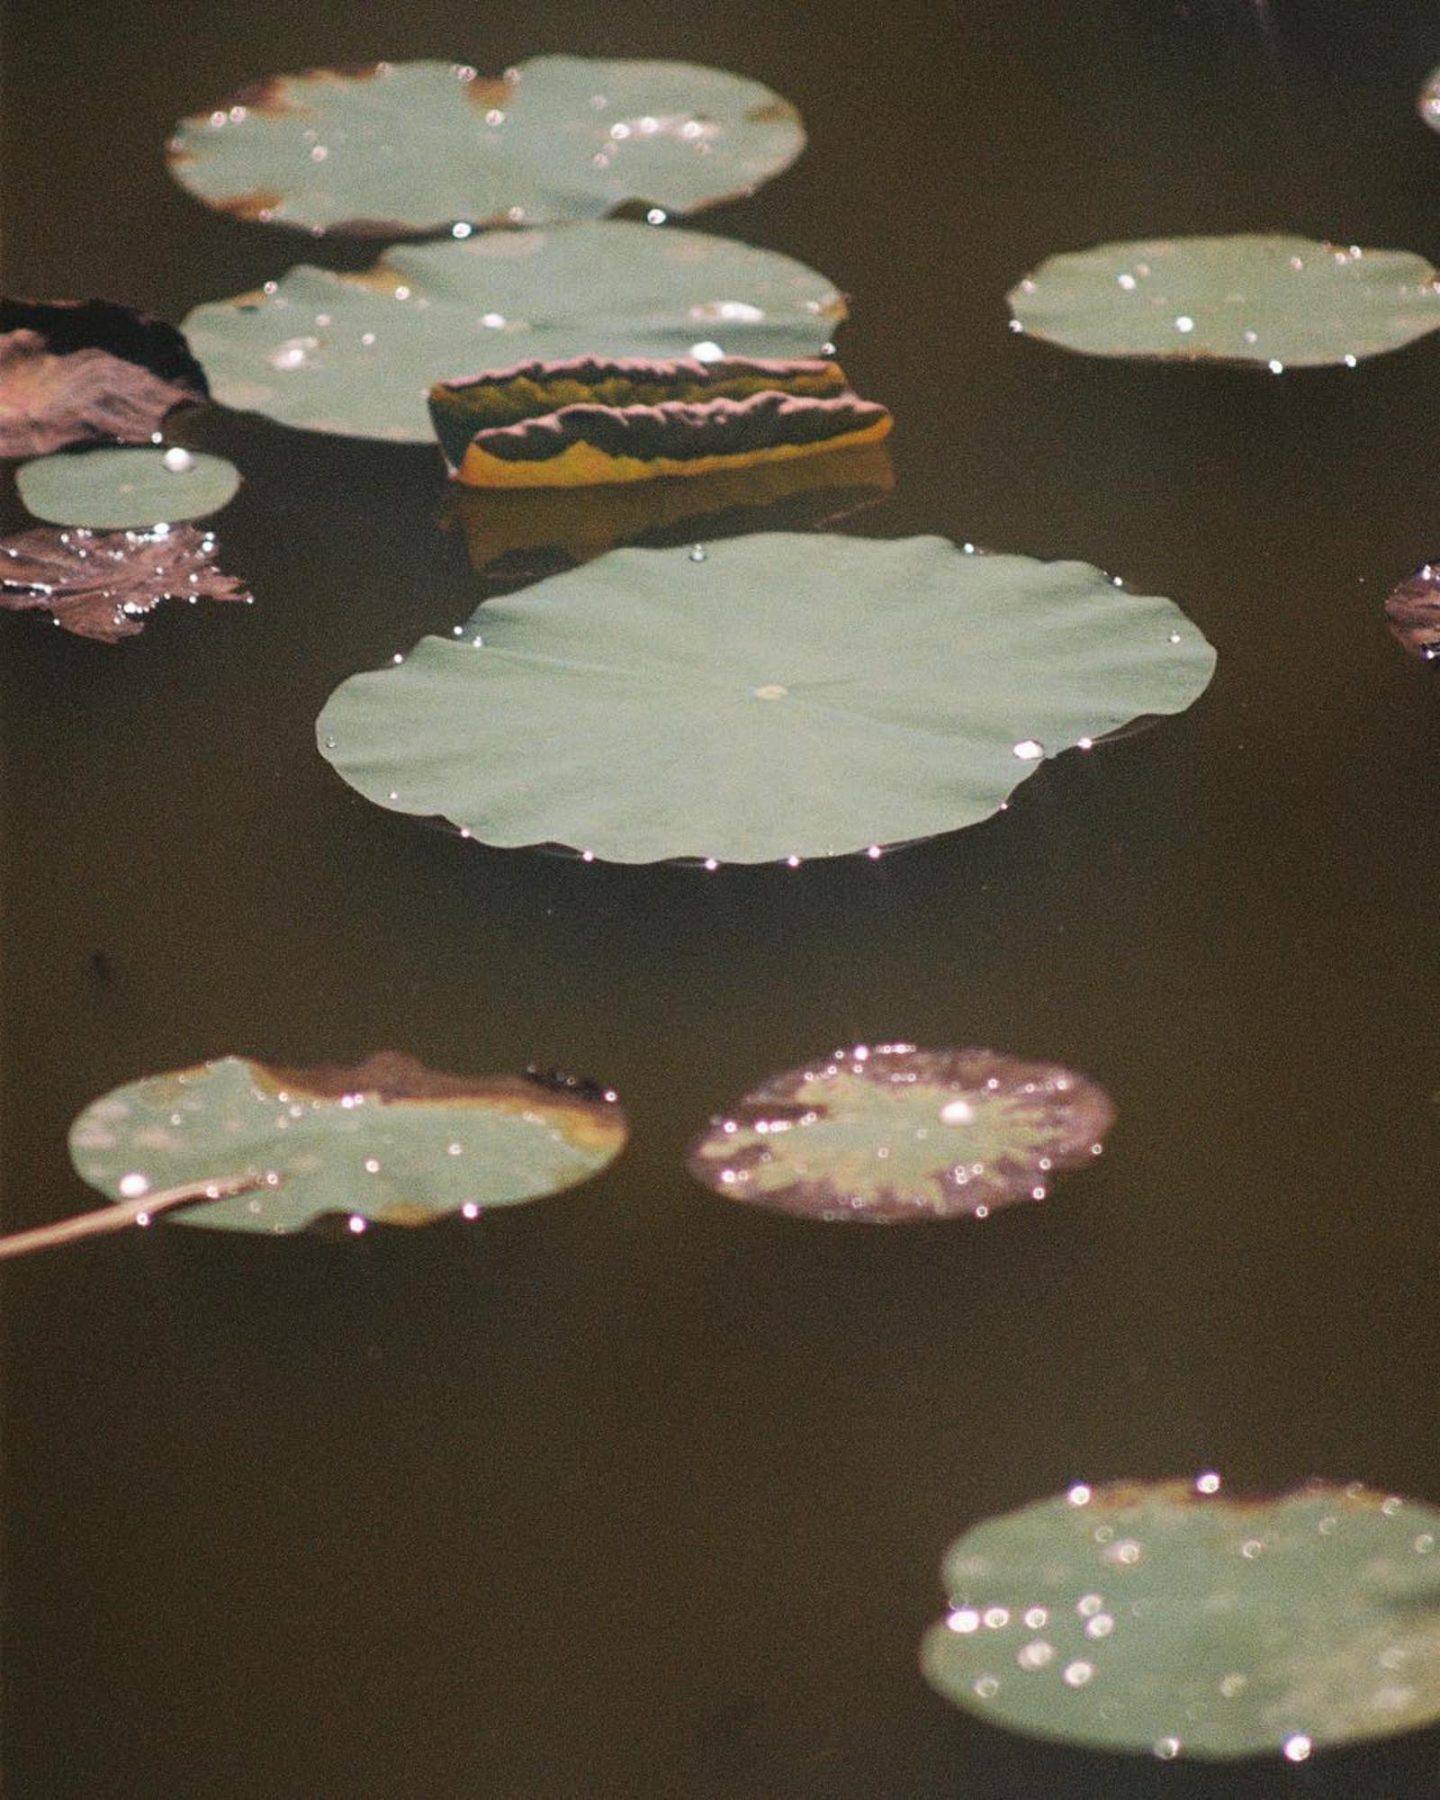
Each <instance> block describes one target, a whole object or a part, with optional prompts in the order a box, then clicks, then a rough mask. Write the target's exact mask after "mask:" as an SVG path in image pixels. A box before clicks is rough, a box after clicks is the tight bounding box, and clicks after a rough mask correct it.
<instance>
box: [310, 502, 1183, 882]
mask: <svg viewBox="0 0 1440 1800" xmlns="http://www.w3.org/2000/svg"><path fill="white" fill-rule="evenodd" d="M398 661H399V666H391V667H388V668H385V669H382V670H376V671H373V672H371V673H368V674H363V675H356V676H352V677H351V678H350V680H348V681H346V682H344V683H342V684H341V686H340V687H339V688H337V689H336V691H335V693H333V694H332V695H331V697H330V699H329V701H328V703H327V704H326V707H325V710H324V712H323V713H322V714H321V717H320V721H319V727H318V730H319V739H320V746H321V749H322V751H323V753H324V754H325V756H326V757H328V759H329V760H330V761H331V762H332V763H333V764H334V765H335V767H336V769H337V770H338V771H339V772H340V774H341V775H342V776H343V777H344V778H345V780H346V781H348V782H349V783H350V785H351V786H352V787H354V788H357V789H358V790H359V791H360V792H361V793H362V794H364V795H366V796H367V798H369V799H371V800H374V801H377V802H378V803H379V804H380V805H382V806H388V807H390V808H391V809H392V810H394V811H396V812H404V813H411V814H414V815H416V816H418V817H433V816H436V815H438V816H440V817H442V818H446V819H449V820H450V821H451V822H452V823H454V824H455V825H458V826H460V827H462V828H463V829H464V830H466V831H467V832H469V833H470V834H472V835H473V836H475V837H477V838H480V839H483V841H484V842H486V843H490V844H502V845H522V844H542V843H555V844H563V845H568V846H569V847H571V848H572V849H576V850H580V851H581V852H588V853H590V854H592V855H594V856H599V857H603V858H605V859H606V860H608V861H611V862H623V863H643V862H656V861H659V860H662V859H665V858H669V857H695V858H699V859H708V860H712V861H716V862H738V863H755V862H770V861H776V860H783V859H790V860H792V861H795V862H798V861H800V860H801V859H803V858H805V857H810V856H838V855H842V854H844V853H845V852H847V851H853V850H863V849H866V848H867V847H869V846H873V845H883V844H886V843H892V842H901V841H904V840H907V839H911V838H918V837H927V836H931V835H933V834H935V833H937V832H942V831H952V830H954V829H956V828H957V827H959V826H962V825H971V824H974V823H976V822H977V821H978V820H980V819H984V818H988V817H989V815H990V814H991V813H993V812H995V811H997V810H998V809H999V808H1000V807H1001V806H1002V805H1003V804H1004V803H1005V800H1006V798H1007V796H1008V795H1009V794H1010V793H1011V792H1012V791H1013V790H1014V789H1015V788H1016V787H1017V786H1018V785H1019V783H1020V782H1021V781H1023V780H1024V779H1025V777H1026V776H1027V775H1030V774H1033V773H1034V771H1035V769H1036V768H1037V767H1038V766H1039V763H1040V762H1041V761H1042V760H1043V759H1044V757H1046V756H1047V755H1055V754H1057V753H1058V752H1059V751H1061V750H1064V749H1068V748H1070V747H1071V746H1073V745H1088V744H1089V743H1090V742H1091V741H1092V740H1093V739H1095V738H1098V737H1100V736H1101V735H1102V734H1103V733H1105V732H1107V731H1111V730H1113V729H1114V728H1115V727H1116V726H1119V725H1122V724H1124V723H1125V722H1126V721H1127V720H1130V719H1133V718H1135V717H1137V716H1138V715H1141V714H1145V713H1173V712H1179V711H1181V710H1183V709H1184V708H1185V707H1187V706H1188V705H1189V704H1190V703H1191V701H1193V700H1194V699H1195V698H1196V696H1197V695H1198V694H1199V693H1201V692H1202V691H1203V689H1204V688H1205V685H1206V683H1207V682H1208V681H1209V679H1210V674H1211V671H1212V669H1213V668H1214V663H1215V653H1214V651H1213V650H1212V649H1211V648H1210V646H1209V645H1208V644H1207V643H1206V642H1205V640H1204V638H1203V637H1201V635H1200V633H1199V632H1198V631H1197V630H1196V629H1195V627H1194V626H1193V625H1192V624H1190V622H1189V621H1188V620H1187V619H1186V618H1185V616H1184V615H1183V614H1182V613H1181V612H1180V611H1179V610H1178V609H1177V608H1176V607H1175V606H1173V605H1172V604H1171V603H1170V601H1168V600H1159V599H1141V598H1138V597H1136V596H1134V595H1131V594H1127V593H1124V592H1122V591H1120V590H1118V589H1117V588H1115V587H1114V586H1112V584H1111V583H1110V581H1109V580H1107V579H1106V577H1105V576H1103V575H1102V574H1101V573H1100V572H1099V570H1097V569H1093V568H1090V567H1089V566H1088V565H1086V564H1084V563H1073V562H1071V563H1039V562H1034V561H1032V560H1031V559H1030V558H1028V557H1024V556H980V555H973V556H972V555H966V554H964V553H962V552H961V551H960V550H959V549H958V548H957V547H956V546H955V545H954V544H951V543H947V542H946V541H945V539H943V538H934V537H926V538H908V539H903V540H901V541H898V542H875V541H870V540H866V539H860V538H847V537H837V536H833V535H827V534H815V535H811V536H807V535H803V534H790V533H757V534H755V535H753V536H749V537H739V538H729V539H726V540H724V541H722V542H720V543H713V544H709V545H706V546H703V547H698V548H696V549H693V550H691V549H667V550H634V549H631V550H617V551H613V552H612V553H611V554H609V555H607V556H604V557H602V558H601V559H600V560H599V561H597V562H592V563H588V564H586V565H585V566H584V567H583V568H580V569H576V570H574V571H571V572H567V573H565V574H562V575H557V576H554V577H552V578H551V579H550V580H548V581H543V582H541V583H539V585H538V586H535V587H532V588H530V589H528V590H527V591H525V592H524V593H522V594H519V595H516V596H512V597H510V598H508V599H505V600H499V601H494V602H491V603H490V604H488V605H486V606H484V607H482V608H481V610H480V611H478V612H477V613H476V614H475V615H474V617H473V618H472V619H471V620H470V622H469V624H468V625H467V626H465V627H463V628H461V630H460V633H459V635H458V636H455V637H445V638H439V637H428V638H424V639H422V640H421V642H420V644H419V645H418V646H417V647H416V649H415V651H414V652H413V654H412V655H410V656H409V657H408V658H403V659H398ZM537 745H543V746H545V752H546V753H545V755H543V756H539V755H537V754H536V746H537Z"/></svg>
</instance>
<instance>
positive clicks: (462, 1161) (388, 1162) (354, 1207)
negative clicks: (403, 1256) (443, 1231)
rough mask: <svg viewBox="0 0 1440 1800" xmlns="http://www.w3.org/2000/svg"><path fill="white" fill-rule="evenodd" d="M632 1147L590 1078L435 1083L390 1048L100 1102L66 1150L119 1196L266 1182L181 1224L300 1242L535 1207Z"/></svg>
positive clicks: (225, 1070)
mask: <svg viewBox="0 0 1440 1800" xmlns="http://www.w3.org/2000/svg"><path fill="white" fill-rule="evenodd" d="M625 1138H626V1125H625V1116H624V1114H623V1113H622V1112H621V1110H620V1108H619V1106H618V1105H617V1104H616V1101H615V1096H614V1094H613V1093H611V1092H609V1091H608V1090H605V1091H601V1090H599V1089H595V1088H592V1087H591V1086H590V1085H589V1084H587V1083H574V1082H567V1081H564V1080H562V1079H560V1078H557V1077H537V1076H473V1077H470V1076H455V1075H437V1074H435V1073H433V1072H432V1071H430V1070H428V1069H426V1068H424V1067H423V1066H422V1065H421V1064H420V1063H418V1062H416V1061H415V1060H414V1059H413V1058H412V1057H408V1056H400V1055H397V1054H395V1053H393V1052H391V1053H386V1054H382V1055H379V1056H374V1057H372V1058H371V1059H370V1060H369V1061H368V1062H365V1063H361V1064H360V1065H359V1066H358V1067H357V1068H353V1069H347V1068H338V1067H332V1066H322V1067H320V1068H314V1069H280V1068H273V1067H270V1066H268V1065H266V1064H264V1063H258V1062H253V1061H250V1060H248V1059H247V1058H244V1057H238V1056H227V1057H222V1058H221V1059H220V1060H218V1061H216V1062H209V1063H203V1064H200V1065H199V1066H197V1067H195V1068H192V1069H181V1070H178V1071H176V1072H174V1073H172V1074H167V1075H153V1076H150V1077H148V1078H147V1079H145V1080H143V1081H136V1082H132V1083H131V1084H130V1085H129V1086H126V1087H121V1088H116V1089H115V1090H114V1092H112V1093H110V1094H107V1095H106V1096H105V1097H104V1098H103V1099H101V1100H97V1101H95V1102H94V1104H93V1105H91V1106H88V1107H87V1108H86V1109H85V1111H84V1112H83V1113H81V1115H80V1117H79V1118H78V1119H77V1120H76V1121H75V1124H74V1126H73V1127H72V1129H71V1132H70V1154H71V1158H72V1160H73V1161H74V1164H75V1167H76V1169H77V1170H78V1171H79V1172H80V1174H81V1176H83V1178H84V1179H85V1180H86V1181H88V1182H89V1183H90V1185H91V1186H92V1187H95V1188H98V1189H99V1190H100V1192H101V1193H104V1194H109V1195H110V1196H111V1197H112V1198H114V1199H117V1200H121V1199H123V1200H136V1199H140V1198H143V1197H144V1196H145V1195H146V1194H147V1193H149V1192H151V1191H164V1190H170V1189H175V1188H180V1187H183V1186H189V1185H196V1184H202V1183H205V1182H208V1181H212V1180H225V1179H228V1178H231V1177H237V1176H239V1177H247V1178H249V1179H251V1180H254V1181H256V1182H257V1183H258V1184H259V1185H257V1186H256V1187H255V1188H254V1189H253V1190H251V1191H247V1192H245V1193H238V1194H233V1195H229V1196H227V1197H225V1198H222V1199H220V1200H215V1201H207V1202H205V1203H204V1204H202V1205H199V1206H195V1207H191V1208H188V1209H186V1210H184V1211H177V1212H176V1213H175V1214H174V1217H175V1218H176V1220H177V1221H181V1222H184V1223H187V1224H194V1225H208V1226H219V1227H222V1228H225V1229H228V1230H232V1231H265V1232H289V1231H303V1230H304V1229H305V1228H306V1227H307V1226H310V1225H313V1224H315V1223H316V1222H317V1221H318V1220H320V1219H322V1218H326V1217H333V1216H336V1215H339V1216H342V1217H349V1218H350V1219H352V1221H353V1220H355V1219H358V1220H361V1221H365V1220H375V1221H378V1222H380V1223H383V1224H395V1225H420V1224H426V1223H428V1222H429V1221H430V1220H432V1219H435V1218H439V1217H441V1216H442V1215H444V1214H446V1213H453V1212H463V1213H465V1214H466V1215H467V1216H469V1217H473V1216H474V1214H475V1213H476V1212H477V1211H478V1212H484V1211H486V1210H487V1209H488V1208H490V1207H492V1206H513V1205H516V1204H517V1203H519V1202H520V1201H524V1200H538V1199H540V1198H541V1197H543V1196H544V1195H546V1194H556V1193H559V1192H560V1191H561V1190H562V1189H564V1188H568V1187H574V1186H575V1185H576V1184H577V1183H579V1182H582V1181H588V1180H589V1179H590V1177H591V1176H592V1175H596V1174H598V1173H599V1172H600V1170H601V1169H603V1168H605V1167H606V1165H607V1164H608V1163H610V1162H611V1161H613V1160H614V1158H615V1157H616V1156H618V1155H619V1153H620V1151H621V1149H622V1148H623V1147H624V1144H625Z"/></svg>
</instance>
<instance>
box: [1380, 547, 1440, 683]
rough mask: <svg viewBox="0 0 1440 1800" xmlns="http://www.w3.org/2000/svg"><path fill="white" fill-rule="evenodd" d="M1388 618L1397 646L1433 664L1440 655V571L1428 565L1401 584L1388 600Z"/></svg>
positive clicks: (1386, 608)
mask: <svg viewBox="0 0 1440 1800" xmlns="http://www.w3.org/2000/svg"><path fill="white" fill-rule="evenodd" d="M1385 616H1386V618H1387V619H1388V620H1389V622H1390V632H1391V635H1392V636H1393V637H1394V639H1395V641H1396V642H1397V643H1398V644H1400V645H1402V646H1403V647H1404V648H1405V649H1406V650H1408V651H1409V652H1410V654H1411V655H1412V656H1418V657H1419V658H1420V660H1421V661H1422V662H1434V660H1435V658H1436V657H1437V656H1440V569H1437V568H1436V567H1435V565H1434V564H1433V563H1426V564H1425V566H1424V567H1423V568H1421V569H1417V570H1416V572H1415V573H1414V574H1413V575H1412V576H1411V577H1410V579H1409V580H1408V581H1402V582H1401V583H1400V585H1399V587H1397V588H1395V589H1394V590H1393V591H1392V592H1391V593H1390V594H1389V595H1388V596H1387V597H1386V600H1385Z"/></svg>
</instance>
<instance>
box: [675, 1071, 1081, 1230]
mask: <svg viewBox="0 0 1440 1800" xmlns="http://www.w3.org/2000/svg"><path fill="white" fill-rule="evenodd" d="M1114 1118H1115V1108H1114V1107H1113V1106H1112V1105H1111V1103H1110V1098H1109V1096H1108V1095H1107V1094H1106V1093H1105V1092H1104V1090H1103V1089H1102V1088H1100V1087H1097V1086H1096V1084H1095V1083H1094V1082H1093V1081H1090V1080H1088V1079H1087V1078H1086V1077H1085V1076H1083V1075H1077V1074H1075V1073H1074V1071H1073V1070H1070V1069H1064V1068H1061V1067H1060V1066H1059V1064H1058V1063H1033V1062H1022V1061H1021V1060H1020V1059H1019V1058H1018V1057H1014V1056H1003V1055H997V1054H996V1053H995V1052H994V1051H993V1050H920V1049H917V1048H916V1047H915V1045H914V1044H875V1045H870V1044H856V1045H854V1046H853V1047H852V1048H850V1049H842V1050H835V1051H832V1052H831V1054H830V1055H829V1056H818V1057H816V1058H814V1059H813V1061H811V1062H809V1063H806V1064H804V1065H802V1066H801V1067H800V1068H798V1069H787V1070H786V1071H785V1072H784V1073H783V1074H781V1075H772V1076H770V1077H769V1078H768V1079H767V1080H765V1081H763V1082H761V1084H760V1085H759V1086H758V1087H755V1088H752V1089H751V1090H750V1092H749V1093H748V1094H746V1095H745V1096H744V1097H743V1099H741V1100H740V1101H739V1102H738V1103H737V1104H736V1105H735V1106H732V1107H730V1108H729V1109H727V1111H725V1112H723V1113H721V1114H719V1115H718V1116H717V1117H716V1118H714V1119H712V1120H711V1122H710V1128H709V1130H708V1131H706V1132H704V1133H703V1134H702V1136H700V1137H699V1138H697V1139H696V1141H695V1142H694V1143H693V1144H692V1145H691V1147H690V1154H689V1158H688V1162H689V1167H690V1173H691V1174H692V1175H694V1176H695V1178H696V1179H697V1180H698V1181H703V1182H704V1183H705V1185H706V1187H708V1188H713V1189H714V1191H715V1192H716V1193H717V1194H723V1195H724V1196H725V1198H726V1199H727V1200H741V1201H748V1202H750V1203H751V1204H753V1205H755V1206H768V1207H773V1208H774V1209H775V1210H776V1211H778V1212H786V1213H794V1214H796V1215H798V1216H799V1217H800V1218H804V1219H824V1220H837V1221H844V1222H845V1223H846V1224H852V1223H855V1224H867V1225H868V1224H878V1225H891V1224H898V1223H907V1222H912V1221H916V1220H920V1221H923V1220H927V1219H954V1218H974V1219H984V1218H987V1217H988V1216H989V1215H990V1213H991V1212H993V1211H994V1210H995V1209H996V1208H997V1207H1001V1206H1010V1205H1012V1204H1014V1203H1015V1202H1016V1201H1020V1200H1043V1199H1044V1198H1045V1196H1046V1194H1047V1193H1048V1192H1049V1191H1050V1183H1051V1182H1052V1181H1053V1179H1054V1178H1055V1175H1056V1174H1057V1173H1058V1172H1061V1171H1064V1170H1067V1169H1075V1168H1080V1167H1083V1166H1084V1164H1086V1163H1088V1162H1090V1161H1091V1160H1092V1159H1093V1158H1094V1157H1096V1156H1098V1155H1099V1154H1100V1151H1101V1149H1102V1148H1103V1139H1104V1136H1105V1133H1106V1131H1107V1130H1109V1128H1110V1125H1111V1123H1112V1122H1113V1120H1114Z"/></svg>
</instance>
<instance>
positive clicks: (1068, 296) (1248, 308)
mask: <svg viewBox="0 0 1440 1800" xmlns="http://www.w3.org/2000/svg"><path fill="white" fill-rule="evenodd" d="M1009 299H1010V311H1011V313H1012V314H1013V323H1014V326H1015V328H1016V329H1017V330H1024V331H1027V332H1030V333H1032V334H1033V335H1034V336H1035V337H1041V338H1045V339H1047V340H1048V341H1049V342H1050V343H1053V344H1063V345H1064V346H1065V348H1066V349H1067V350H1082V351H1085V352H1086V353H1088V354H1089V355H1091V356H1141V357H1165V358H1167V359H1173V360H1178V361H1185V362H1197V361H1220V362H1236V363H1257V364H1259V365H1260V366H1261V367H1268V368H1270V369H1271V370H1272V371H1273V372H1274V373H1276V374H1279V373H1281V372H1282V371H1283V370H1285V369H1287V368H1293V367H1306V366H1310V365H1316V364H1322V363H1350V364H1353V363H1355V362H1357V361H1359V359H1360V358H1362V357H1366V356H1378V355H1379V354H1380V353H1381V352H1382V351H1385V350H1398V349H1399V348H1400V347H1401V345H1403V344H1408V343H1411V342H1412V341H1413V340H1414V339H1415V338H1419V337H1424V336H1425V334H1426V333H1427V332H1430V331H1434V330H1435V329H1436V327H1437V326H1440V285H1437V282H1436V276H1435V271H1434V269H1432V268H1431V266H1430V264H1429V263H1427V262H1426V261H1425V260H1424V258H1423V257H1419V256H1414V255H1412V254H1411V253H1410V252H1409V251H1406V250H1362V249H1360V248H1359V247H1358V246H1357V245H1351V246H1349V247H1348V248H1343V249H1342V248H1337V247H1336V246H1335V245H1333V244H1318V243H1314V242H1312V241H1311V240H1310V239H1309V238H1299V237H1279V236H1276V237H1263V236H1239V237H1194V238H1170V239H1164V240H1159V241H1155V242H1144V243H1128V244H1102V245H1100V246H1099V247H1098V248H1097V249H1094V250H1083V251H1079V252H1076V253H1073V254H1069V255H1064V256H1052V257H1050V258H1049V259H1048V260H1047V261H1045V262H1043V263H1041V265H1040V267H1039V268H1038V269H1037V270H1036V271H1035V272H1034V274H1033V275H1029V276H1027V277H1026V279H1025V280H1024V281H1022V282H1021V283H1020V285H1019V286H1018V287H1016V288H1013V289H1012V290H1011V292H1010V296H1009Z"/></svg>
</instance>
